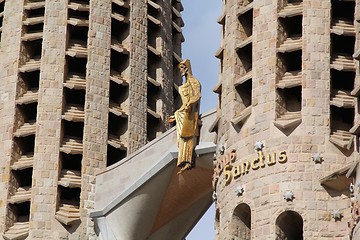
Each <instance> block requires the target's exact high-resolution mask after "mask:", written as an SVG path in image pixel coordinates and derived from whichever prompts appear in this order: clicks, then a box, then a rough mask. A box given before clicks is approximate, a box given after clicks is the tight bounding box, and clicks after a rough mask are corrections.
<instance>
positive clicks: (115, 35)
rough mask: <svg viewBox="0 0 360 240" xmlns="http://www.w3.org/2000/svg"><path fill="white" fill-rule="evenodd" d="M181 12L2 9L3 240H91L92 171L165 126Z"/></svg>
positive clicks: (67, 0)
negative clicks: (89, 239)
mask: <svg viewBox="0 0 360 240" xmlns="http://www.w3.org/2000/svg"><path fill="white" fill-rule="evenodd" d="M181 11H182V5H181V1H180V0H174V1H170V2H169V1H165V0H147V1H143V0H105V1H104V0H54V1H45V0H11V1H9V0H0V39H1V42H0V69H1V71H0V119H1V120H0V139H1V144H0V178H1V180H0V181H1V183H0V192H1V196H0V234H2V236H3V237H4V238H5V239H25V238H26V237H29V238H31V239H87V238H92V237H94V236H95V234H94V229H93V222H92V221H91V220H90V219H89V217H88V215H89V212H90V211H91V209H92V208H93V205H94V191H95V185H94V181H95V174H96V172H97V170H99V169H104V168H106V167H107V166H110V165H112V164H115V163H117V162H119V161H120V160H121V159H123V158H124V157H126V156H127V155H128V154H129V153H132V152H134V151H135V150H137V149H138V148H140V147H141V146H143V145H144V144H145V143H147V142H149V141H151V140H153V139H154V138H155V137H156V136H158V135H159V134H160V133H162V132H164V131H165V130H167V129H168V128H169V127H170V126H169V124H168V123H166V118H167V116H168V115H170V114H172V112H173V102H174V99H173V98H174V96H173V95H174V94H173V92H174V89H175V86H174V83H179V79H174V78H173V75H174V72H173V69H174V67H175V66H176V65H177V63H178V62H179V61H180V60H181V59H180V56H181V42H182V40H183V37H182V33H181V27H182V26H183V23H182V21H181V14H180V12H181ZM179 78H180V77H179Z"/></svg>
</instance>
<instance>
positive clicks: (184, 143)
mask: <svg viewBox="0 0 360 240" xmlns="http://www.w3.org/2000/svg"><path fill="white" fill-rule="evenodd" d="M178 68H179V70H180V73H181V76H183V77H185V82H184V84H183V85H181V86H180V87H179V94H180V97H181V101H182V105H181V107H180V108H179V109H178V110H177V111H176V112H175V113H174V115H172V116H170V117H169V118H168V122H170V123H171V122H176V130H177V137H178V148H179V154H178V161H177V166H178V167H180V171H179V172H178V174H181V173H182V172H184V171H186V170H190V169H191V168H193V167H194V164H195V161H194V158H195V155H194V154H193V152H194V149H195V146H196V144H197V141H198V136H199V124H198V121H199V109H200V98H201V92H200V91H201V85H200V82H199V80H197V79H196V78H195V77H194V76H193V75H192V71H191V65H190V61H189V60H188V59H187V60H184V61H182V62H180V64H179V66H178Z"/></svg>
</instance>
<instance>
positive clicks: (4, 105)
mask: <svg viewBox="0 0 360 240" xmlns="http://www.w3.org/2000/svg"><path fill="white" fill-rule="evenodd" d="M13 3H14V4H9V1H6V2H5V11H4V18H3V30H2V36H1V47H0V55H1V60H0V67H1V69H3V71H1V72H0V78H1V90H0V97H1V100H0V102H1V104H0V117H1V121H0V140H1V144H0V159H1V161H0V175H1V179H2V180H1V183H0V191H1V192H2V193H3V194H1V196H0V231H1V232H4V231H5V230H6V222H7V221H8V219H7V216H6V214H7V197H8V194H7V189H8V187H9V181H10V173H9V172H10V159H11V150H12V149H11V148H12V145H13V143H12V138H13V126H14V121H15V119H14V116H15V109H14V107H15V99H16V95H17V93H16V88H17V86H16V83H17V69H18V65H19V51H20V46H19V44H18V43H19V41H20V38H21V32H20V30H21V21H22V14H23V10H22V8H21V6H22V5H23V1H22V0H20V1H14V2H13ZM5 54H6V56H7V58H6V59H5V58H4V57H3V56H4V55H5ZM5 69H6V70H5Z"/></svg>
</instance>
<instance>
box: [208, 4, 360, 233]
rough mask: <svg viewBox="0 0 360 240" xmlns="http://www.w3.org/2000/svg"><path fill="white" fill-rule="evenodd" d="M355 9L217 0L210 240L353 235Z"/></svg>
mask: <svg viewBox="0 0 360 240" xmlns="http://www.w3.org/2000/svg"><path fill="white" fill-rule="evenodd" d="M359 6H360V1H358V0H356V1H355V0H354V1H337V0H331V1H330V0H318V1H312V0H266V1H265V0H264V1H263V0H254V1H252V0H241V1H235V0H223V14H222V16H220V17H219V20H218V22H219V23H220V24H221V25H222V26H223V33H222V35H223V38H222V42H221V48H220V49H219V51H217V52H216V56H217V57H218V58H219V59H220V77H219V83H218V84H217V86H216V87H215V89H214V91H215V92H217V93H218V94H219V99H220V105H219V107H218V118H217V121H216V122H215V123H214V125H213V127H212V130H213V131H217V134H218V143H217V145H218V149H219V151H218V154H217V161H216V162H215V173H214V184H215V185H214V188H215V189H214V190H215V193H214V199H215V201H216V222H215V227H216V232H217V239H219V240H220V239H221V240H226V239H241V240H245V239H257V240H261V239H278V240H282V239H306V240H311V239H350V237H351V236H353V237H354V238H353V239H358V238H359V236H360V235H359V232H360V231H359V230H358V229H359V226H355V225H356V223H358V222H359V219H360V218H359V214H358V209H359V207H358V200H356V199H358V189H359V185H358V181H357V180H358V177H356V175H358V174H356V171H357V162H358V161H359V153H358V143H359V142H358V134H359V107H358V106H359V105H358V104H359V98H358V96H359V85H360V83H359V62H358V61H356V60H355V59H354V58H353V54H354V53H355V54H354V57H355V58H359V51H358V50H359V37H360V35H359V22H358V20H359ZM223 150H224V151H223ZM232 152H233V153H236V156H235V155H234V154H231V153H232ZM354 188H355V190H353V189H354ZM349 189H350V190H349ZM354 195H355V196H354ZM351 206H352V207H351ZM353 229H354V230H353ZM356 234H357V235H356Z"/></svg>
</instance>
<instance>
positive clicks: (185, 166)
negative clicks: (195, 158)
mask: <svg viewBox="0 0 360 240" xmlns="http://www.w3.org/2000/svg"><path fill="white" fill-rule="evenodd" d="M191 168H192V167H191V164H190V163H186V164H185V165H184V166H183V167H182V168H181V169H180V171H178V173H177V174H178V175H179V174H182V173H183V172H185V171H186V170H190V169H191Z"/></svg>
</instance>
